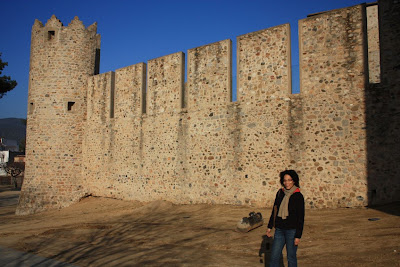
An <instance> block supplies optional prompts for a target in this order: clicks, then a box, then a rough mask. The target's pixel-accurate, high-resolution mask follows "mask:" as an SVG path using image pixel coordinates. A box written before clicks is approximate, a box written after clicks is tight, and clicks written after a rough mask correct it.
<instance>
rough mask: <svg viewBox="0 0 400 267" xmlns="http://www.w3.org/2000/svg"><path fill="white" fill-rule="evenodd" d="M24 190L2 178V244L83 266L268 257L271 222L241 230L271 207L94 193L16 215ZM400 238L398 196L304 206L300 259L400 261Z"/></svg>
mask: <svg viewBox="0 0 400 267" xmlns="http://www.w3.org/2000/svg"><path fill="white" fill-rule="evenodd" d="M18 195H19V192H18V191H12V190H9V188H8V187H5V186H0V246H1V247H8V248H13V249H17V250H20V251H25V252H31V253H34V254H37V255H40V256H43V257H47V258H51V259H55V260H57V261H62V262H68V263H72V264H74V265H77V266H264V265H265V258H264V256H265V257H266V258H267V259H268V257H269V253H268V252H269V250H268V247H269V244H270V242H271V240H270V239H268V238H266V237H265V230H266V226H265V225H264V226H262V227H259V228H257V229H255V230H253V231H251V232H248V233H240V232H237V231H235V228H236V224H237V222H238V221H239V220H240V219H241V218H242V217H244V216H247V215H248V213H249V212H250V211H261V212H262V214H263V215H264V217H269V214H270V209H266V208H262V209H260V208H253V207H243V206H230V205H205V204H204V205H174V204H171V203H169V202H165V201H155V202H151V203H141V202H129V201H121V200H115V199H107V198H96V197H89V198H85V199H83V200H82V201H81V202H79V203H77V204H75V205H73V206H71V207H68V208H65V209H63V210H57V211H49V212H43V213H40V214H35V215H29V216H16V215H14V212H15V208H16V203H17V199H18ZM371 218H378V219H379V220H376V221H374V220H372V221H371V220H368V219H371ZM399 242H400V205H399V203H395V204H391V205H386V206H382V207H378V208H375V209H368V208H358V209H336V210H306V222H305V229H304V234H303V238H302V239H301V243H300V245H299V249H298V261H299V265H300V266H400V244H399ZM266 248H267V249H266ZM264 252H265V253H264ZM260 253H262V256H261V257H260V256H259V254H260ZM284 256H285V253H284ZM285 266H287V265H286V264H285Z"/></svg>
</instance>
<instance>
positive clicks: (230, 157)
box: [20, 5, 398, 209]
mask: <svg viewBox="0 0 400 267" xmlns="http://www.w3.org/2000/svg"><path fill="white" fill-rule="evenodd" d="M376 7H377V6H376V5H369V6H366V5H358V6H353V7H349V8H344V9H339V10H333V11H329V12H324V13H320V14H317V15H314V16H310V17H308V18H306V19H303V20H301V21H300V22H299V42H300V46H299V49H300V51H299V52H300V53H299V54H300V77H301V93H300V94H298V95H292V94H291V68H290V65H291V63H290V53H291V48H290V27H289V25H288V24H284V25H280V26H276V27H273V28H269V29H265V30H261V31H257V32H253V33H249V34H245V35H242V36H239V37H238V38H237V77H238V79H237V99H238V100H237V102H232V101H231V99H232V88H231V87H232V85H231V84H232V45H231V41H230V40H224V41H220V42H215V43H212V44H209V45H205V46H201V47H197V48H194V49H190V50H189V51H188V53H187V61H188V62H187V82H186V84H185V83H184V77H185V73H184V70H185V63H184V62H185V54H184V53H182V52H179V53H175V54H171V55H167V56H164V57H160V58H156V59H153V60H150V61H148V62H147V64H145V63H139V64H135V65H132V66H128V67H125V68H121V69H118V70H116V71H115V72H108V73H103V74H99V75H94V76H90V77H89V78H88V79H87V87H86V89H87V90H86V93H87V94H86V97H85V98H84V101H85V104H86V106H85V107H84V108H83V110H84V113H85V118H83V119H81V120H78V119H77V121H76V122H77V124H79V125H81V124H82V125H83V126H82V129H83V130H82V132H81V134H80V135H79V138H80V139H79V138H78V139H79V140H80V141H81V144H82V145H81V149H82V153H81V157H80V158H79V160H80V161H79V164H81V165H82V169H81V172H78V169H77V172H76V173H77V174H76V175H77V176H79V175H81V177H80V180H79V179H77V181H78V182H77V184H79V185H81V186H82V189H81V188H79V190H77V191H74V192H72V193H71V194H70V195H71V196H81V195H82V194H83V193H84V194H93V195H96V196H107V197H115V198H120V199H131V200H141V201H151V200H157V199H164V200H169V201H172V202H175V203H219V204H248V205H266V204H267V205H270V204H271V201H272V199H273V198H274V196H275V193H276V191H277V189H278V188H279V187H280V185H279V181H278V174H279V172H280V171H282V170H284V169H288V168H293V169H295V170H297V171H298V172H299V175H300V179H301V182H300V185H301V187H302V192H303V194H304V196H305V200H306V205H307V206H308V207H316V208H321V207H343V206H364V205H367V204H371V203H379V202H381V201H385V200H387V198H386V196H384V194H380V193H381V192H386V191H387V190H390V188H389V185H382V186H380V187H379V188H378V189H377V187H376V186H375V187H374V188H372V187H371V184H372V182H371V181H373V178H371V170H370V165H371V164H370V162H369V159H372V158H371V155H372V153H371V152H370V151H369V150H368V149H369V147H371V145H370V143H371V142H370V141H369V140H370V139H371V137H372V139H373V140H377V138H378V139H379V129H374V128H373V127H369V128H368V127H367V123H368V122H369V121H368V119H369V118H370V117H371V116H368V114H369V113H371V111H370V109H369V106H368V103H369V102H368V99H369V98H368V97H369V96H370V95H371V93H370V90H371V89H369V88H371V83H372V82H373V83H379V81H380V80H379V79H380V76H381V74H380V57H379V56H377V55H379V46H380V43H379V38H380V37H379V35H378V34H377V33H378V31H379V30H381V29H380V28H381V26H379V27H378V26H377V20H378V11H377V9H376ZM32 47H34V45H32ZM377 51H378V53H377ZM33 54H34V53H33ZM89 54H90V53H89ZM381 62H382V61H381ZM88 76H89V75H88ZM31 77H32V74H31ZM30 91H32V90H30ZM86 110H87V113H86ZM372 113H374V112H372ZM52 116H54V115H52ZM32 121H33V120H32ZM69 126H70V127H71V125H69ZM396 127H397V126H396ZM391 133H392V135H393V132H391ZM31 135H32V133H31ZM392 135H390V137H393V136H392ZM374 138H375V139H374ZM61 140H65V139H60V141H61ZM34 146H35V145H31V147H34ZM36 146H41V144H36ZM28 149H29V147H28ZM62 149H69V147H63V148H62ZM77 159H78V158H77ZM373 160H376V157H373ZM382 164H383V163H382ZM60 166H64V165H63V164H61V163H60ZM31 168H32V167H31ZM382 168H383V167H382ZM32 176H33V175H32ZM48 177H51V174H48ZM31 179H32V182H30V183H29V184H28V186H24V190H25V191H26V192H31V191H27V190H32V188H35V186H37V182H35V180H34V179H35V178H33V177H32V178H31ZM46 179H48V178H46ZM66 179H67V180H71V178H69V177H66ZM72 180H73V179H72ZM375 185H376V183H375ZM39 187H40V188H41V190H42V191H43V192H44V194H45V195H46V196H57V195H58V192H59V189H51V188H50V189H49V188H46V187H43V186H39ZM25 188H28V189H25ZM374 190H375V191H374ZM397 191H398V189H397ZM32 192H33V191H32ZM373 192H375V193H373ZM371 194H374V196H373V198H372V195H371ZM393 195H395V194H393ZM21 199H22V198H21ZM372 199H373V201H374V202H371V200H372ZM23 201H24V199H22V201H21V202H20V207H28V209H29V207H30V206H29V205H27V204H24V202H23ZM60 203H61V204H60ZM65 203H66V202H65V200H62V199H61V200H59V203H53V204H52V203H42V205H44V206H46V207H51V206H53V207H57V206H63V205H64V204H65ZM68 203H69V202H68ZM35 205H36V204H33V206H35Z"/></svg>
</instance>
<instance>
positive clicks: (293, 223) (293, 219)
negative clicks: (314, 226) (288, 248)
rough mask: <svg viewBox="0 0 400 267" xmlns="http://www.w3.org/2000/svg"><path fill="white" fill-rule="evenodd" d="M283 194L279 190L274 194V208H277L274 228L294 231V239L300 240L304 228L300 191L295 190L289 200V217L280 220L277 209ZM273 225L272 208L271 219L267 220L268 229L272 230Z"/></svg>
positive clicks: (302, 198) (302, 199) (302, 202)
mask: <svg viewBox="0 0 400 267" xmlns="http://www.w3.org/2000/svg"><path fill="white" fill-rule="evenodd" d="M284 196H285V193H284V192H283V189H279V190H278V192H277V193H276V197H275V202H274V206H277V207H278V209H277V213H276V219H275V227H276V228H281V229H296V234H295V236H294V237H295V238H301V235H302V234H303V226H304V197H303V195H302V194H301V193H300V190H296V191H295V192H294V193H293V194H292V195H291V196H290V198H289V207H288V209H289V216H288V217H287V218H286V219H285V220H282V218H281V217H278V212H279V207H280V206H281V203H282V200H283V197H284ZM273 225H274V208H272V212H271V217H270V219H269V223H268V228H270V229H272V227H273Z"/></svg>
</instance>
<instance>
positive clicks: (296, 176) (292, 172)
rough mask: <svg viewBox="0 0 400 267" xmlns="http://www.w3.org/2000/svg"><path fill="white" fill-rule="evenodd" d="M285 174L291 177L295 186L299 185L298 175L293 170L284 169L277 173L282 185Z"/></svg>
mask: <svg viewBox="0 0 400 267" xmlns="http://www.w3.org/2000/svg"><path fill="white" fill-rule="evenodd" d="M286 174H287V175H289V176H290V177H292V179H293V182H294V185H295V186H297V187H300V184H299V175H298V174H297V172H296V171H294V170H284V171H283V172H281V173H280V174H279V177H280V178H281V179H280V180H279V181H280V182H281V185H282V186H283V177H285V175H286Z"/></svg>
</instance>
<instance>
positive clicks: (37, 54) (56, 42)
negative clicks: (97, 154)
mask: <svg viewBox="0 0 400 267" xmlns="http://www.w3.org/2000/svg"><path fill="white" fill-rule="evenodd" d="M96 30H97V26H96V24H93V25H91V26H89V27H88V28H85V26H84V25H83V24H82V22H81V21H80V20H79V19H78V18H77V17H75V18H74V20H72V21H71V23H70V24H69V25H68V26H67V27H65V26H63V25H62V23H61V22H60V21H59V20H58V19H57V18H56V17H55V16H53V17H51V19H49V20H48V22H47V23H46V25H44V26H43V24H42V23H41V22H39V21H38V20H36V21H35V24H34V25H33V27H32V41H31V61H30V72H29V74H30V77H29V95H28V116H27V144H26V170H25V179H24V186H23V188H22V191H21V197H20V201H19V203H20V204H19V206H18V209H17V213H18V214H26V213H32V212H36V211H40V210H43V209H47V208H48V207H65V206H68V205H70V204H71V203H74V202H76V201H77V200H79V199H80V198H81V197H82V196H84V195H85V194H86V193H87V192H86V190H85V189H84V185H83V184H82V176H81V173H82V169H81V167H82V162H83V158H82V136H83V133H84V131H85V129H84V128H83V127H84V120H85V118H86V86H87V79H88V77H89V76H90V75H93V74H94V68H93V66H94V64H95V60H96V59H95V52H96V48H98V44H99V38H100V36H99V35H97V34H96ZM68 103H70V104H68ZM69 106H70V110H69V109H68V107H69Z"/></svg>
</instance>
